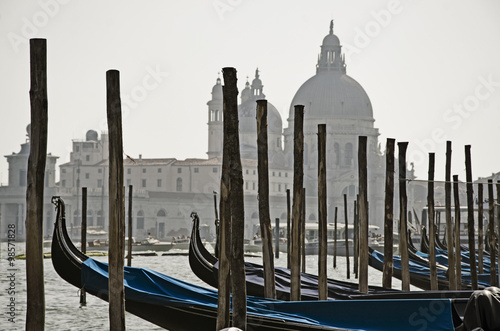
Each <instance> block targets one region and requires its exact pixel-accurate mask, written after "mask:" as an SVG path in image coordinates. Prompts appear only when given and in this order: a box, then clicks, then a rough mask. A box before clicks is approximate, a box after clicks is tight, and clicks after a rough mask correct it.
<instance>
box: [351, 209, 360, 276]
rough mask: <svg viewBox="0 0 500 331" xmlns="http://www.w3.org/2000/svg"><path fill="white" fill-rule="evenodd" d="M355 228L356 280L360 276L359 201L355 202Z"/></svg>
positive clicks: (354, 255)
mask: <svg viewBox="0 0 500 331" xmlns="http://www.w3.org/2000/svg"><path fill="white" fill-rule="evenodd" d="M353 205H354V208H353V222H352V223H353V226H354V238H353V241H354V249H353V250H354V252H353V257H354V278H355V279H358V276H359V213H358V206H359V203H358V200H357V199H356V200H354V201H353Z"/></svg>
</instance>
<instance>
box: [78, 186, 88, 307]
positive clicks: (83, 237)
mask: <svg viewBox="0 0 500 331" xmlns="http://www.w3.org/2000/svg"><path fill="white" fill-rule="evenodd" d="M80 243H81V246H80V250H81V251H82V253H83V254H85V253H87V188H86V187H82V226H81V240H80ZM86 304H87V294H86V292H85V288H82V289H81V290H80V305H82V306H85V305H86Z"/></svg>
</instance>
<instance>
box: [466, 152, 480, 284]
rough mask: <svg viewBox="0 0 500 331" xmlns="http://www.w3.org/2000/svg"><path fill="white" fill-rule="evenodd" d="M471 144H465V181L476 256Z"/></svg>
mask: <svg viewBox="0 0 500 331" xmlns="http://www.w3.org/2000/svg"><path fill="white" fill-rule="evenodd" d="M470 148H471V146H470V145H466V146H465V181H466V182H467V184H466V188H467V234H468V242H469V252H470V256H474V257H475V256H476V238H475V229H474V227H475V226H474V223H475V222H474V187H473V183H472V161H471V153H470ZM470 272H471V282H472V289H473V290H477V282H478V280H477V269H476V259H475V258H473V259H470Z"/></svg>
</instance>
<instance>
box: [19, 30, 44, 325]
mask: <svg viewBox="0 0 500 331" xmlns="http://www.w3.org/2000/svg"><path fill="white" fill-rule="evenodd" d="M30 79H31V85H30V104H31V132H30V156H29V158H28V171H27V186H26V283H27V299H26V302H27V304H26V305H27V307H26V330H28V331H40V330H44V329H45V288H44V277H43V275H44V273H43V215H44V212H43V197H44V194H43V192H44V183H45V163H46V160H47V122H48V115H47V114H48V101H47V40H46V39H30ZM16 230H17V229H14V231H15V232H16Z"/></svg>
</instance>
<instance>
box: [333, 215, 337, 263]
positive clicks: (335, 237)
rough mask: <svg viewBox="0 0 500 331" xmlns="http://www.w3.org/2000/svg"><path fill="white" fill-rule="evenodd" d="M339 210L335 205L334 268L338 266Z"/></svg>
mask: <svg viewBox="0 0 500 331" xmlns="http://www.w3.org/2000/svg"><path fill="white" fill-rule="evenodd" d="M337 210H338V208H337V207H335V216H334V217H335V218H334V229H333V269H336V268H337Z"/></svg>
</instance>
